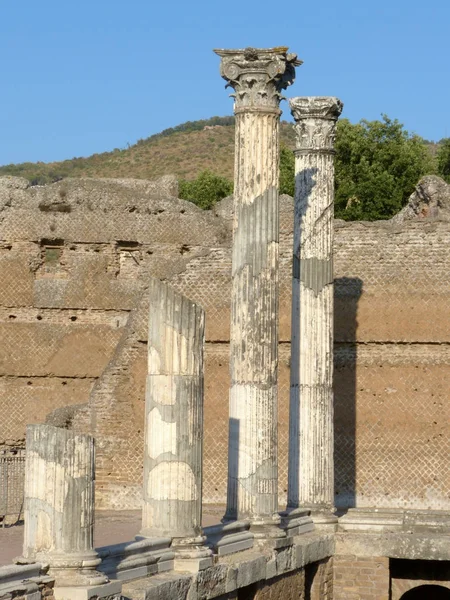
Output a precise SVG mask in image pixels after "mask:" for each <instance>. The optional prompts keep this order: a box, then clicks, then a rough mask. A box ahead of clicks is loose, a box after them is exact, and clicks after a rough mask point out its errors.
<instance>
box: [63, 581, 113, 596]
mask: <svg viewBox="0 0 450 600" xmlns="http://www.w3.org/2000/svg"><path fill="white" fill-rule="evenodd" d="M53 595H54V597H55V600H91V599H92V600H102V598H105V600H106V599H107V600H121V598H122V583H121V582H120V581H110V582H109V583H105V584H103V585H95V586H67V587H66V586H57V587H55V588H53Z"/></svg>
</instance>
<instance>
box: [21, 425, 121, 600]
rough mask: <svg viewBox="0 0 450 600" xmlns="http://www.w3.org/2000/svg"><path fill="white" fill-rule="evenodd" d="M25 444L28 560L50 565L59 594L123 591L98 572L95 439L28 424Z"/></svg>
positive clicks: (101, 594)
mask: <svg viewBox="0 0 450 600" xmlns="http://www.w3.org/2000/svg"><path fill="white" fill-rule="evenodd" d="M26 448H27V453H26V467H25V531H24V558H25V559H26V560H28V561H37V562H41V563H43V564H48V565H49V568H50V570H49V574H50V575H52V576H54V577H55V581H56V585H55V597H59V596H61V595H62V596H64V594H66V597H72V596H70V594H69V595H67V593H68V592H67V590H68V589H70V590H72V588H74V589H75V588H76V589H77V590H78V592H77V593H78V595H77V597H80V598H83V597H88V596H89V594H90V591H92V587H93V586H95V587H94V589H95V593H96V594H97V595H98V597H99V598H101V597H103V596H105V595H106V596H111V597H112V596H114V595H115V594H119V592H120V584H116V583H113V584H107V582H108V579H107V577H106V576H105V575H103V574H102V573H99V572H98V571H97V570H96V567H97V566H98V565H99V564H100V558H98V556H97V553H96V552H95V550H94V548H93V535H94V440H93V438H92V437H91V436H89V435H79V434H75V433H74V432H72V431H68V430H66V429H60V428H58V427H53V426H51V425H28V427H27V437H26ZM104 584H106V585H104ZM74 597H75V596H74ZM117 597H118V596H117Z"/></svg>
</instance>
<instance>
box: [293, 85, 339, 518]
mask: <svg viewBox="0 0 450 600" xmlns="http://www.w3.org/2000/svg"><path fill="white" fill-rule="evenodd" d="M290 106H291V111H292V115H293V117H294V119H295V130H296V136H297V143H296V150H295V201H294V204H295V209H294V215H295V216H294V252H293V254H294V256H293V279H292V348H291V392H290V426H289V477H288V507H290V508H300V507H303V508H310V509H311V510H312V516H313V519H314V521H315V523H316V524H320V523H322V524H325V523H332V522H334V516H333V511H334V467H333V388H332V386H333V215H334V138H335V129H336V121H337V119H338V118H339V115H340V114H341V111H342V106H343V105H342V102H341V101H340V100H338V99H337V98H326V97H309V98H308V97H305V98H292V99H291V100H290Z"/></svg>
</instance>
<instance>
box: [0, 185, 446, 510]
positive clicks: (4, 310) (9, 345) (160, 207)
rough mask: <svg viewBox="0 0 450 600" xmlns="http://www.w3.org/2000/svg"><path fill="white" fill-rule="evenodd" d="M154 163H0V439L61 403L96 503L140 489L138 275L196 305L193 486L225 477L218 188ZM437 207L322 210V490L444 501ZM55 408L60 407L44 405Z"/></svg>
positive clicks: (130, 499) (442, 287) (218, 496)
mask: <svg viewBox="0 0 450 600" xmlns="http://www.w3.org/2000/svg"><path fill="white" fill-rule="evenodd" d="M175 196H176V189H175V187H174V186H173V185H172V184H171V182H170V180H165V181H164V182H162V183H159V184H158V183H152V182H145V181H133V180H89V179H83V180H65V181H63V182H59V183H57V184H54V185H51V186H45V187H28V184H27V183H26V182H25V181H24V180H21V179H16V178H4V179H1V180H0V276H1V277H2V282H3V285H2V286H1V288H0V329H1V335H2V340H3V342H4V343H3V344H2V346H1V348H0V390H1V396H2V401H1V404H0V407H1V408H0V411H1V418H0V446H2V447H5V446H10V447H20V446H21V445H22V444H23V440H24V432H25V425H26V423H29V422H42V421H45V420H46V419H47V418H49V415H51V413H53V411H55V409H58V408H61V407H66V406H71V405H85V406H84V407H78V408H77V410H76V411H73V412H74V414H73V415H70V416H69V417H67V415H66V417H64V418H67V419H68V422H71V423H72V426H74V427H76V428H77V429H79V430H83V431H87V432H91V433H93V434H94V435H95V437H96V439H97V500H98V503H99V506H100V507H116V508H124V507H132V506H135V507H137V506H139V505H140V504H139V503H140V483H141V476H142V459H141V457H142V453H143V411H144V384H145V373H146V362H145V361H146V339H147V332H146V328H147V314H148V301H147V298H146V293H145V290H146V285H147V282H148V277H149V276H154V277H158V278H161V279H165V280H168V281H170V282H171V284H172V285H173V286H174V287H175V288H176V289H177V290H178V291H180V292H182V293H183V294H185V295H186V296H188V297H190V298H191V299H192V300H194V301H196V302H198V303H200V304H201V305H202V306H203V307H204V308H205V310H206V373H205V389H206V401H205V402H206V405H205V472H204V494H205V501H206V502H216V503H217V502H223V501H224V498H225V487H226V464H227V418H228V386H229V373H228V340H229V297H230V266H231V257H230V248H231V232H230V231H231V228H230V223H231V218H232V215H231V203H230V201H229V200H228V199H226V200H224V201H222V203H220V205H218V206H217V207H216V210H215V211H214V212H204V211H201V210H200V209H198V208H196V207H195V206H194V205H192V204H191V203H188V202H184V201H182V200H178V199H177V198H176V197H175ZM292 212H293V211H292V200H291V199H290V198H289V197H282V198H281V214H280V226H281V235H280V241H281V246H280V262H281V271H280V284H281V286H280V290H281V298H280V364H279V367H280V374H279V384H280V412H279V437H280V444H279V469H280V498H281V502H284V501H285V495H286V482H287V435H288V389H289V354H290V352H289V339H290V331H289V329H290V308H289V306H290V288H291V284H290V277H291V257H292V223H293V215H292ZM449 242H450V225H449V223H448V222H445V221H443V220H442V221H441V220H436V219H435V220H425V221H414V220H413V221H404V222H376V223H343V222H339V221H337V222H336V223H335V278H336V279H335V306H336V315H335V403H336V418H335V421H336V443H335V457H336V502H337V504H338V505H339V506H355V505H357V506H374V505H377V506H381V507H414V508H423V509H427V508H431V509H447V510H448V508H449V507H450V503H449V502H450V501H449V491H450V480H449V475H448V470H446V469H444V468H443V466H444V460H445V457H447V456H448V455H449V450H450V449H449V444H450V442H449V436H448V431H447V430H446V428H447V427H448V422H450V415H449V413H448V411H449V406H448V402H446V400H447V397H448V389H449V387H450V369H449V367H448V365H449V359H450V319H449V315H448V310H449V303H448V297H449V296H448V294H449V291H450V281H449V278H448V269H449V264H450V243H449ZM58 414H59V417H61V413H56V414H53V415H52V417H51V418H55V417H58Z"/></svg>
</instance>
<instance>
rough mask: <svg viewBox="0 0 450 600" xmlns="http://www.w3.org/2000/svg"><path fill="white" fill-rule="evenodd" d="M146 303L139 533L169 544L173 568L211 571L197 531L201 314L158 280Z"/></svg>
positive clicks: (199, 518) (199, 517)
mask: <svg viewBox="0 0 450 600" xmlns="http://www.w3.org/2000/svg"><path fill="white" fill-rule="evenodd" d="M149 304H150V317H149V334H148V375H147V390H146V403H145V414H146V422H145V453H144V506H143V512H142V532H141V534H142V535H144V536H147V537H163V538H167V537H168V538H171V539H172V548H173V549H174V550H175V552H176V558H175V567H176V568H177V566H179V567H180V568H183V570H189V569H188V565H190V566H191V567H192V568H194V567H195V566H197V568H198V567H201V568H205V567H206V566H209V565H210V564H211V559H210V555H211V551H210V550H209V549H207V548H204V547H203V548H202V545H203V541H204V538H203V536H202V529H201V521H202V438H203V347H204V338H205V313H204V311H203V309H202V308H201V307H200V306H198V305H196V304H195V303H193V302H191V301H190V300H189V299H188V298H186V297H185V296H182V295H181V294H178V293H177V292H175V291H174V290H173V289H172V288H171V286H169V285H168V284H166V283H164V282H161V281H159V280H157V279H152V280H151V281H150V285H149ZM177 563H179V564H178V565H177Z"/></svg>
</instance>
